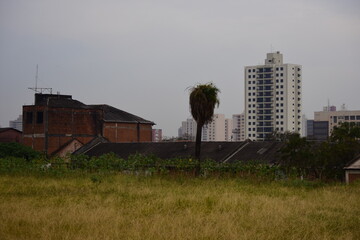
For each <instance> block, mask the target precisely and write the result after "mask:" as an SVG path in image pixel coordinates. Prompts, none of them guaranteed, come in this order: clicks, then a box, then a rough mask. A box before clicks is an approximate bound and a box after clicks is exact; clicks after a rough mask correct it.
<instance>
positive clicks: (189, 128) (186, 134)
mask: <svg viewBox="0 0 360 240" xmlns="http://www.w3.org/2000/svg"><path fill="white" fill-rule="evenodd" d="M196 126H197V124H196V121H195V120H194V119H192V118H188V119H186V121H182V122H181V127H180V129H179V137H182V138H186V139H187V140H190V141H195V137H196Z"/></svg>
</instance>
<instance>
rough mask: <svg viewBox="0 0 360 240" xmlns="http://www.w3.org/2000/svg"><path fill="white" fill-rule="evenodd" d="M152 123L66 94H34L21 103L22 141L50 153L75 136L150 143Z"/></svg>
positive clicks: (86, 139) (83, 138) (80, 140)
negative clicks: (30, 100) (29, 100)
mask: <svg viewBox="0 0 360 240" xmlns="http://www.w3.org/2000/svg"><path fill="white" fill-rule="evenodd" d="M152 125H154V123H153V122H151V121H148V120H145V119H142V118H140V117H137V116H135V115H132V114H130V113H127V112H124V111H121V110H119V109H116V108H113V107H111V106H108V105H85V104H83V103H81V102H79V101H77V100H73V99H72V97H71V96H69V95H51V94H35V105H28V106H23V139H24V144H25V145H28V146H31V147H32V148H33V149H35V150H37V151H41V152H45V153H46V154H48V155H51V154H53V153H55V152H56V151H58V150H59V149H60V148H64V147H65V146H66V145H67V144H69V143H70V142H72V141H73V140H74V139H76V140H78V141H79V142H81V143H82V144H86V143H88V142H90V141H91V140H93V139H94V138H96V137H99V136H102V137H104V138H106V139H108V141H110V142H151V130H152Z"/></svg>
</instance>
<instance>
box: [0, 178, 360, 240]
mask: <svg viewBox="0 0 360 240" xmlns="http://www.w3.org/2000/svg"><path fill="white" fill-rule="evenodd" d="M359 203H360V185H352V186H345V185H314V184H310V183H308V184H305V183H304V184H302V183H299V182H285V183H284V182H272V183H270V182H268V183H265V182H256V181H250V180H241V179H237V178H223V179H219V178H207V179H205V178H204V179H201V178H192V177H186V176H155V177H154V176H153V177H145V176H140V177H139V176H133V175H123V174H119V175H110V176H102V175H90V174H83V175H79V176H78V175H74V176H66V177H50V176H43V177H40V176H31V175H30V176H10V175H0V239H97V240H99V239H360V207H359Z"/></svg>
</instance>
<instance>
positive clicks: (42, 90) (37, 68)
mask: <svg viewBox="0 0 360 240" xmlns="http://www.w3.org/2000/svg"><path fill="white" fill-rule="evenodd" d="M38 79H39V65H38V64H36V75H35V87H33V88H28V89H30V90H33V91H34V92H35V93H40V94H43V93H45V92H48V93H50V94H52V88H38V86H37V82H38Z"/></svg>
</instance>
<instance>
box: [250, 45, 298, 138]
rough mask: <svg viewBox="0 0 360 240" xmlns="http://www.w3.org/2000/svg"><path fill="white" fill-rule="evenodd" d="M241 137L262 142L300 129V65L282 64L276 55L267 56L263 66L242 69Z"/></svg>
mask: <svg viewBox="0 0 360 240" xmlns="http://www.w3.org/2000/svg"><path fill="white" fill-rule="evenodd" d="M244 79H245V137H246V139H250V140H257V141H263V140H266V139H268V138H270V137H271V135H272V133H273V132H280V133H284V132H297V133H301V128H302V111H301V109H302V104H301V102H302V94H301V90H302V89H301V86H302V66H301V65H297V64H284V63H283V55H282V54H281V53H280V52H275V53H268V54H267V57H266V59H265V64H264V65H255V66H246V67H245V72H244Z"/></svg>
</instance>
